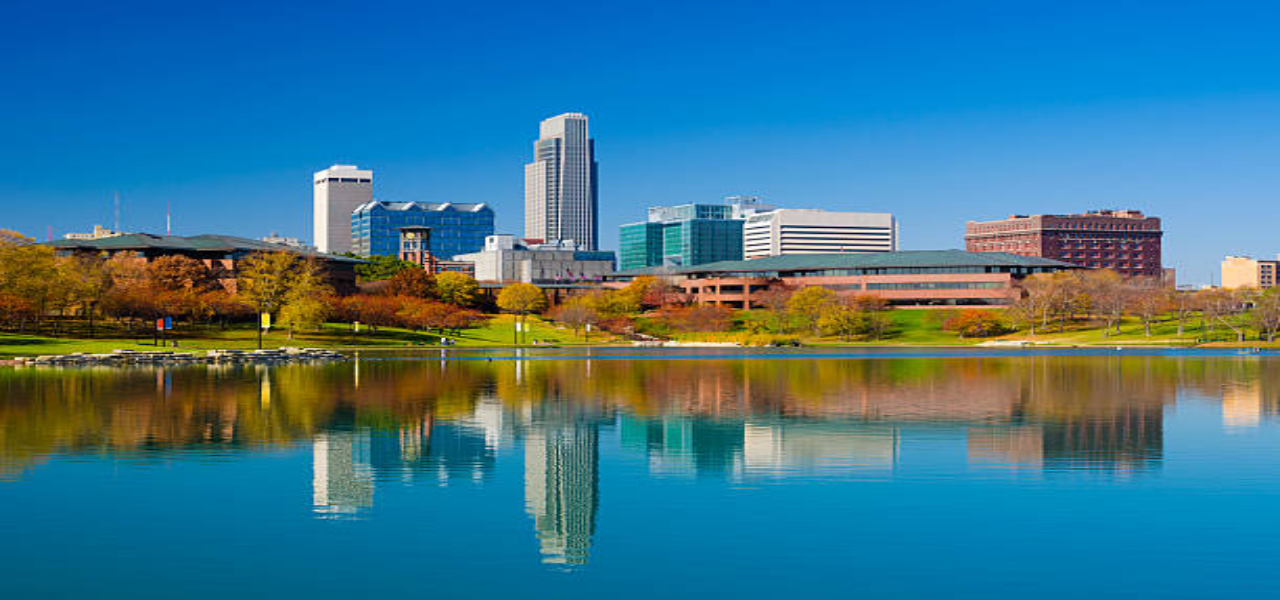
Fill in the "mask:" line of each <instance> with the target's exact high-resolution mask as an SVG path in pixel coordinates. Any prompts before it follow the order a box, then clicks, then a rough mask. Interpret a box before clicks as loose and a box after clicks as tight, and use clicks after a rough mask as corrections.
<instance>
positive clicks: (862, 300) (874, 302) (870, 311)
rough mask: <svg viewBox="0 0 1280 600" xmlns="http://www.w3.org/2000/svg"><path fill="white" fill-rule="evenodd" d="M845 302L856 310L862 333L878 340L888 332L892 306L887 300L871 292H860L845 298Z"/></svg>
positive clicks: (890, 324) (890, 323)
mask: <svg viewBox="0 0 1280 600" xmlns="http://www.w3.org/2000/svg"><path fill="white" fill-rule="evenodd" d="M846 302H847V303H848V304H849V306H852V307H853V309H854V310H855V311H857V313H858V315H859V318H860V319H861V321H862V331H861V333H862V334H864V335H866V336H867V337H870V338H871V339H873V340H878V339H880V338H882V337H884V335H885V334H886V333H888V332H889V328H890V327H891V326H892V325H893V322H892V320H891V319H890V318H889V311H890V310H891V309H892V307H891V306H889V301H888V300H885V299H884V298H882V297H880V296H876V295H872V294H860V295H857V296H854V297H853V298H852V299H846Z"/></svg>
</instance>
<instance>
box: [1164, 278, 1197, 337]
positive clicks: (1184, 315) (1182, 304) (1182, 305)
mask: <svg viewBox="0 0 1280 600" xmlns="http://www.w3.org/2000/svg"><path fill="white" fill-rule="evenodd" d="M1169 306H1170V309H1171V310H1172V311H1173V315H1174V317H1175V318H1177V319H1178V335H1179V336H1181V335H1182V334H1183V333H1185V332H1186V323H1187V319H1189V318H1191V313H1193V312H1195V311H1197V310H1199V308H1200V300H1199V297H1198V296H1196V294H1194V293H1191V292H1180V291H1178V290H1176V289H1171V290H1170V291H1169Z"/></svg>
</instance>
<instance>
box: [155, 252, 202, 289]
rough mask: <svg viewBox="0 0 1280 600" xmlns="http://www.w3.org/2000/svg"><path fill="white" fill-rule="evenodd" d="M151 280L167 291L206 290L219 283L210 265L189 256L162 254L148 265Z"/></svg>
mask: <svg viewBox="0 0 1280 600" xmlns="http://www.w3.org/2000/svg"><path fill="white" fill-rule="evenodd" d="M147 272H148V275H149V276H150V278H151V282H152V283H153V284H154V285H155V286H156V287H157V288H158V289H162V290H167V291H179V290H192V291H204V290H207V289H212V288H213V287H214V286H216V285H217V284H218V282H217V280H215V279H214V278H213V273H212V272H210V271H209V267H207V266H205V264H204V263H203V262H201V261H199V260H196V259H194V258H190V257H187V256H179V255H172V256H161V257H160V258H157V259H155V260H153V261H151V263H150V264H148V265H147Z"/></svg>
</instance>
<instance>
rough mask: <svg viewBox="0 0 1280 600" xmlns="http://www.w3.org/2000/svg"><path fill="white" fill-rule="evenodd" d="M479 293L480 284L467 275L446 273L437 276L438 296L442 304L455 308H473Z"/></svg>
mask: <svg viewBox="0 0 1280 600" xmlns="http://www.w3.org/2000/svg"><path fill="white" fill-rule="evenodd" d="M479 291H480V284H478V283H476V280H475V279H472V278H471V276H470V275H467V274H465V273H457V272H453V271H446V272H444V273H441V274H439V275H436V296H437V297H438V298H439V299H440V301H441V302H445V303H447V304H452V305H454V306H471V305H472V304H473V303H475V300H476V294H477V293H478V292H479Z"/></svg>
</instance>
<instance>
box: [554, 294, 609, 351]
mask: <svg viewBox="0 0 1280 600" xmlns="http://www.w3.org/2000/svg"><path fill="white" fill-rule="evenodd" d="M551 318H553V319H555V320H556V321H559V322H561V323H564V324H565V325H568V326H569V327H570V328H572V329H573V333H574V335H578V333H579V332H585V334H586V335H585V336H584V338H585V339H588V340H589V339H591V326H593V325H595V324H596V323H599V322H600V313H599V312H597V311H596V307H595V303H594V302H592V299H591V298H590V297H589V296H574V297H572V298H569V299H568V300H565V301H564V302H563V303H561V304H560V306H557V307H556V308H555V309H554V310H553V311H552V313H551Z"/></svg>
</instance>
